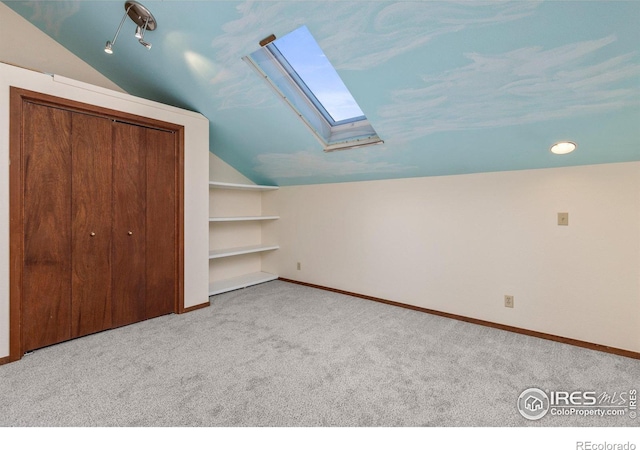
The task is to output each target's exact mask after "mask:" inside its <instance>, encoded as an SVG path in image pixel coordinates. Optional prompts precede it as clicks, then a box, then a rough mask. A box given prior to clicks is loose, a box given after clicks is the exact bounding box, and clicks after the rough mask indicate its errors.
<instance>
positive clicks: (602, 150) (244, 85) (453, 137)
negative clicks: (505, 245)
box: [4, 0, 640, 186]
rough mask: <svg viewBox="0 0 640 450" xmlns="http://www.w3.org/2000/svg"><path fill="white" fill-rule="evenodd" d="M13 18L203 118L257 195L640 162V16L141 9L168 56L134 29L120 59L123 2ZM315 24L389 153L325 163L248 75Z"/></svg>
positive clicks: (520, 10) (32, 4)
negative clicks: (273, 47) (109, 45)
mask: <svg viewBox="0 0 640 450" xmlns="http://www.w3.org/2000/svg"><path fill="white" fill-rule="evenodd" d="M4 3H5V4H7V5H8V6H9V7H11V8H12V9H14V10H15V11H16V12H18V13H19V14H21V15H22V16H23V17H25V18H26V19H27V20H29V21H30V22H32V23H33V24H35V25H36V26H38V27H39V28H40V29H42V30H43V31H45V32H46V33H47V34H49V35H50V36H51V37H52V38H54V39H56V40H57V41H58V42H60V43H61V44H62V45H64V46H65V47H66V48H68V49H69V50H70V51H72V52H73V53H75V54H76V55H78V56H79V57H80V58H82V59H83V60H85V61H86V62H87V63H89V64H90V65H92V66H93V67H95V68H96V69H97V70H99V71H100V72H102V73H103V74H104V75H105V76H107V77H108V78H110V79H111V80H112V81H114V82H115V83H116V84H118V85H119V86H121V87H122V88H123V89H125V90H126V91H127V92H129V93H131V94H134V95H139V96H142V97H146V98H150V99H153V100H157V101H161V102H164V103H169V104H172V105H176V106H180V107H184V108H188V109H191V110H194V111H198V112H200V113H202V114H204V115H205V116H206V117H207V118H209V120H210V121H211V125H210V136H211V137H210V139H211V140H210V150H211V151H212V152H213V153H215V154H216V155H218V156H220V157H221V158H222V159H223V160H224V161H226V162H228V163H229V164H231V165H232V166H234V167H235V168H236V169H238V170H239V171H240V172H242V173H243V174H245V175H246V176H247V177H249V178H250V179H252V180H253V181H255V182H257V183H265V184H278V185H281V186H284V185H292V184H312V183H326V182H342V181H356V180H372V179H385V178H403V177H417V176H434V175H450V174H461V173H474V172H487V171H501V170H517V169H527V168H543V167H558V166H568V165H582V164H596V163H608V162H622V161H637V160H640V27H639V26H638V24H639V23H640V2H638V1H633V0H632V1H577V0H573V1H527V0H517V1H457V2H453V1H400V2H384V1H335V2H331V1H292V0H288V1H247V2H244V1H204V0H203V1H141V3H142V4H144V5H145V6H146V7H148V8H149V9H150V10H151V11H152V13H153V14H154V16H155V18H156V20H157V22H158V28H157V30H155V31H153V32H148V33H147V34H146V35H145V40H147V41H149V42H151V43H152V44H153V48H152V49H151V50H150V51H147V50H145V49H144V48H143V47H142V46H141V45H140V44H138V42H136V39H134V38H133V33H134V30H135V25H134V24H133V22H131V21H129V20H128V21H127V22H125V25H124V28H123V31H122V33H121V35H120V37H119V38H118V41H117V43H116V45H115V47H114V54H113V55H107V54H105V53H104V52H103V51H102V49H103V48H104V45H105V41H106V40H108V39H111V38H112V37H113V33H114V32H115V29H116V27H117V25H118V23H119V22H120V19H121V17H122V14H123V13H124V7H123V5H124V2H121V1H89V0H86V1H55V2H53V1H20V2H12V1H5V2H4ZM302 25H306V26H307V28H308V29H309V31H310V32H311V33H312V34H313V36H314V37H315V38H316V39H317V41H318V43H319V44H320V46H321V47H322V50H323V51H324V53H325V54H326V56H327V57H328V59H329V60H330V61H331V62H332V63H333V65H334V66H335V68H336V69H337V71H338V73H339V74H340V76H341V78H342V79H343V81H344V83H345V84H346V86H347V87H348V88H349V90H350V91H351V93H352V94H353V96H354V97H355V99H356V101H357V102H358V104H359V105H360V107H361V108H362V110H363V112H364V113H365V115H366V116H367V118H368V119H369V120H370V121H371V123H372V125H373V126H374V128H375V129H376V131H377V132H378V134H379V136H380V137H381V138H382V139H383V140H384V141H385V143H384V144H383V145H378V146H372V147H366V148H360V149H354V150H346V151H339V152H333V153H324V152H323V151H322V146H321V144H320V143H319V142H318V141H317V140H316V139H315V138H314V137H313V136H312V135H311V133H310V132H309V131H308V130H307V129H306V128H305V126H304V125H303V124H302V123H301V122H300V121H299V120H298V118H297V117H295V116H294V115H293V113H292V111H291V110H290V109H288V108H287V107H286V106H285V105H284V104H283V103H282V102H281V101H280V100H279V99H277V98H276V96H275V95H274V93H273V92H272V90H271V89H270V88H269V87H268V86H267V84H266V83H265V82H264V81H262V80H260V79H259V77H257V76H256V74H255V72H254V71H253V70H252V69H251V68H250V67H249V66H248V65H247V64H246V63H245V62H244V61H242V60H241V58H242V57H243V56H245V55H248V54H250V53H251V52H252V51H254V50H255V49H257V48H258V42H259V41H260V40H261V39H263V38H265V37H266V36H268V35H269V34H271V33H273V34H275V35H276V36H277V37H279V36H283V35H285V34H287V33H289V32H290V31H293V30H294V29H296V28H298V27H300V26H302ZM129 35H131V36H129ZM559 140H572V141H574V142H577V143H578V150H576V151H575V152H574V153H571V154H569V155H564V156H557V155H553V154H551V153H550V152H549V147H550V146H551V145H552V144H553V143H554V142H557V141H559Z"/></svg>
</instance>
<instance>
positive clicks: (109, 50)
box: [104, 41, 113, 55]
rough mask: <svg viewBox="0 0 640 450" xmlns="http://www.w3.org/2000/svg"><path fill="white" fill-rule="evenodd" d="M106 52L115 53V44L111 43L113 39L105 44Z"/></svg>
mask: <svg viewBox="0 0 640 450" xmlns="http://www.w3.org/2000/svg"><path fill="white" fill-rule="evenodd" d="M104 52H105V53H107V54H109V55H112V54H113V44H112V43H111V41H107V43H106V45H105V46H104Z"/></svg>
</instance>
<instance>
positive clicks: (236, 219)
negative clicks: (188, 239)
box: [209, 216, 280, 222]
mask: <svg viewBox="0 0 640 450" xmlns="http://www.w3.org/2000/svg"><path fill="white" fill-rule="evenodd" d="M279 218H280V217H279V216H239V217H209V222H241V221H243V220H245V221H246V220H275V219H279Z"/></svg>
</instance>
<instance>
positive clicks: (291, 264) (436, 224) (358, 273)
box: [263, 162, 640, 352]
mask: <svg viewBox="0 0 640 450" xmlns="http://www.w3.org/2000/svg"><path fill="white" fill-rule="evenodd" d="M263 212H264V213H265V214H271V213H278V214H280V217H281V219H280V220H278V221H275V222H274V223H272V224H268V225H267V227H266V228H265V229H264V237H263V240H265V241H270V242H277V243H279V244H280V250H278V251H277V252H272V253H270V254H268V255H266V256H265V257H264V259H263V270H265V271H270V272H273V273H277V274H278V275H279V276H281V277H285V278H291V279H295V280H299V281H305V282H309V283H314V284H318V285H322V286H327V287H333V288H337V289H342V290H346V291H350V292H355V293H360V294H365V295H370V296H374V297H380V298H384V299H387V300H393V301H397V302H402V303H406V304H410V305H415V306H420V307H424V308H430V309H435V310H439V311H444V312H449V313H453V314H459V315H463V316H468V317H472V318H477V319H482V320H487V321H492V322H497V323H501V324H506V325H511V326H515V327H521V328H525V329H529V330H535V331H539V332H544V333H550V334H554V335H559V336H564V337H568V338H573V339H578V340H583V341H587V342H592V343H597V344H601V345H607V346H612V347H617V348H622V349H627V350H631V351H636V352H637V351H640V163H637V162H636V163H624V164H606V165H596V166H583V167H572V168H559V169H543V170H529V171H515V172H500V173H485V174H473V175H459V176H447V177H431V178H415V179H401V180H386V181H370V182H358V183H342V184H326V185H313V186H297V187H284V188H281V189H280V190H278V191H275V192H269V193H266V194H265V195H264V197H263ZM558 212H568V213H569V226H558V225H557V213H558ZM298 261H299V262H301V264H302V270H300V271H298V270H296V262H298ZM505 294H510V295H514V296H515V308H514V309H508V308H505V307H504V306H503V305H504V295H505Z"/></svg>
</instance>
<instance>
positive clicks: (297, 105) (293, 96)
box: [243, 27, 383, 152]
mask: <svg viewBox="0 0 640 450" xmlns="http://www.w3.org/2000/svg"><path fill="white" fill-rule="evenodd" d="M293 33H303V34H302V36H300V35H298V36H296V37H297V38H300V37H303V38H307V39H310V41H313V42H312V43H313V44H315V46H311V48H310V51H313V54H314V55H316V56H318V57H319V58H321V61H319V63H320V65H323V66H324V69H327V66H328V69H330V70H332V71H333V74H329V75H323V76H321V77H320V78H322V79H329V80H332V86H333V87H331V86H329V87H328V89H334V93H335V94H336V95H337V96H340V97H342V99H344V98H347V102H349V101H350V102H351V103H350V104H347V105H346V110H348V111H350V112H351V113H352V114H357V115H356V116H354V117H349V114H346V115H345V113H344V111H345V109H342V110H341V109H340V106H342V105H338V106H335V105H333V104H327V106H326V107H325V105H323V103H322V101H321V99H322V98H325V102H326V99H327V98H329V97H330V96H331V94H332V92H328V94H329V95H328V96H326V95H325V94H327V92H319V93H318V94H317V95H316V93H314V91H313V90H312V89H311V88H310V85H311V86H314V84H315V89H316V91H318V90H319V89H320V88H318V86H319V85H318V84H317V83H314V80H313V79H311V78H308V81H306V80H304V79H303V77H302V76H301V75H305V74H304V70H300V72H302V73H301V74H299V73H298V71H296V70H295V69H294V68H293V66H292V65H291V64H290V63H289V61H288V60H287V58H286V57H285V56H284V54H283V53H282V52H281V51H280V49H279V48H278V40H276V41H274V42H271V43H269V44H267V45H266V46H264V47H261V48H260V49H258V50H256V51H255V52H253V53H251V55H249V56H245V57H244V58H243V60H244V61H246V62H247V63H248V64H249V65H250V66H251V67H253V68H254V69H255V70H256V72H257V73H258V74H259V75H260V76H261V77H262V78H263V79H264V80H265V81H267V83H268V84H269V85H270V86H271V87H272V88H273V89H274V91H275V92H276V94H277V95H278V97H280V98H281V99H282V100H283V101H284V102H285V103H286V104H287V105H288V106H289V107H290V108H291V109H292V110H293V111H294V112H295V113H296V115H298V117H300V118H301V119H302V121H303V122H304V123H305V124H306V125H307V127H308V128H309V129H310V130H311V131H312V132H313V134H314V135H315V136H316V137H317V138H318V140H320V142H321V143H322V144H323V146H324V151H327V152H330V151H334V150H345V149H349V148H356V147H363V146H365V145H373V144H381V143H383V141H382V140H381V139H380V138H379V137H378V135H377V133H376V131H375V130H374V129H373V127H372V126H371V124H370V123H369V121H368V120H367V118H366V117H365V116H364V114H363V113H362V110H361V109H360V107H359V106H358V105H357V103H356V101H355V100H354V99H353V97H352V96H351V94H350V93H349V92H348V90H347V88H346V87H345V86H344V83H342V80H341V79H340V77H339V75H338V74H337V72H336V71H335V69H334V68H333V66H331V63H330V62H328V60H327V59H326V56H324V53H322V51H321V49H320V47H319V46H318V45H317V43H316V42H315V40H314V39H313V37H312V36H311V34H310V33H309V32H308V30H307V29H306V27H301V28H299V29H297V30H295V31H294V32H293ZM304 33H306V35H305V34H304ZM285 37H286V36H285ZM281 42H282V41H281ZM282 47H283V48H284V47H285V45H282ZM294 63H295V61H294ZM324 69H323V70H324ZM307 77H309V75H307ZM349 98H350V100H349ZM328 110H331V111H332V113H333V115H334V116H336V118H337V119H338V120H334V117H333V116H332V114H331V113H330V112H329V111H328Z"/></svg>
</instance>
